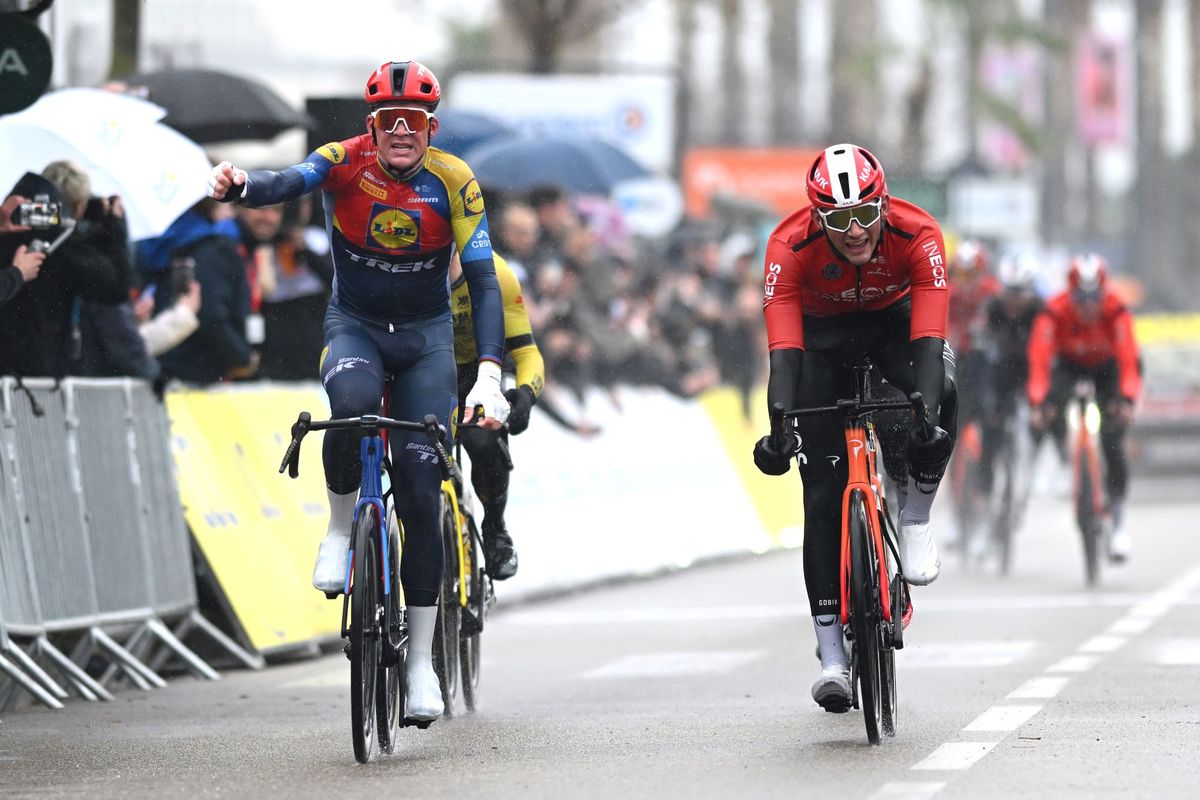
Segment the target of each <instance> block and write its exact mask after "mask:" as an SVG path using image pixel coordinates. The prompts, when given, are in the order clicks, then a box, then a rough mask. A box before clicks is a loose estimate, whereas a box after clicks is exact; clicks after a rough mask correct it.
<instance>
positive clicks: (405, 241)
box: [368, 206, 421, 250]
mask: <svg viewBox="0 0 1200 800" xmlns="http://www.w3.org/2000/svg"><path fill="white" fill-rule="evenodd" d="M376 209H377V210H376V212H375V214H374V215H373V216H372V217H371V224H370V226H369V228H368V230H369V232H370V237H371V241H372V242H374V243H375V244H377V245H378V246H380V247H384V248H387V249H388V250H411V249H413V248H414V247H416V244H417V241H418V240H419V239H420V238H421V225H420V222H419V221H418V219H417V218H414V216H413V215H412V214H409V213H408V212H406V211H402V210H400V209H398V208H384V207H379V206H376Z"/></svg>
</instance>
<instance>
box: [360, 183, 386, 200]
mask: <svg viewBox="0 0 1200 800" xmlns="http://www.w3.org/2000/svg"><path fill="white" fill-rule="evenodd" d="M358 188H360V189H362V190H363V191H364V192H366V193H367V194H369V195H371V197H374V198H375V199H376V200H387V190H386V189H381V188H379V187H378V186H376V185H375V184H373V183H371V182H370V181H368V180H367V179H366V178H359V179H358Z"/></svg>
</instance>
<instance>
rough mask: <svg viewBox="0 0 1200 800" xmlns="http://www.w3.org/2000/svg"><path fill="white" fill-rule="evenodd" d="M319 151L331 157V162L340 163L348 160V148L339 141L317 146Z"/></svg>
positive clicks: (326, 156)
mask: <svg viewBox="0 0 1200 800" xmlns="http://www.w3.org/2000/svg"><path fill="white" fill-rule="evenodd" d="M317 152H318V153H320V154H321V155H323V156H324V157H325V158H327V159H329V162H330V163H331V164H340V163H342V162H343V161H345V160H346V148H344V147H342V145H341V144H340V143H339V142H330V143H329V144H327V145H323V146H322V147H318V148H317Z"/></svg>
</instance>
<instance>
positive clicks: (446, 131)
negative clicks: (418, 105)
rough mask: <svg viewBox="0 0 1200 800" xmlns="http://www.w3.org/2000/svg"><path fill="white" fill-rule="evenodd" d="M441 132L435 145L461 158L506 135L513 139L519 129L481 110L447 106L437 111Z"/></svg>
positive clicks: (507, 137) (434, 142) (439, 131)
mask: <svg viewBox="0 0 1200 800" xmlns="http://www.w3.org/2000/svg"><path fill="white" fill-rule="evenodd" d="M437 118H438V126H439V127H438V132H437V136H435V137H433V145H434V147H440V148H441V149H443V150H445V151H446V152H448V153H453V154H454V155H456V156H459V157H462V156H463V155H464V154H465V153H466V152H467V151H468V150H471V149H473V148H476V147H479V146H481V145H483V144H486V143H488V142H491V141H492V140H493V139H496V138H500V137H503V138H505V139H509V138H512V137H513V136H516V135H517V131H516V130H515V129H514V128H513V127H512V126H511V125H508V124H507V123H505V122H503V121H501V120H499V119H496V118H495V117H492V116H489V115H488V114H481V113H479V112H478V111H462V110H460V109H454V108H447V109H442V110H441V111H438V112H437Z"/></svg>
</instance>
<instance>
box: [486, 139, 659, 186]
mask: <svg viewBox="0 0 1200 800" xmlns="http://www.w3.org/2000/svg"><path fill="white" fill-rule="evenodd" d="M466 160H467V163H468V164H469V165H470V166H471V169H472V170H473V171H474V172H475V177H476V178H478V179H479V183H480V184H481V185H482V186H483V187H484V188H485V189H486V188H493V189H499V190H503V191H514V192H517V191H524V190H526V189H530V188H532V187H534V186H539V185H543V184H553V185H555V186H561V187H562V188H563V189H566V190H567V191H568V192H573V193H575V194H608V193H609V192H610V191H612V188H613V187H614V186H615V185H616V184H618V183H620V182H621V181H625V180H629V179H631V178H642V177H646V176H649V175H650V174H651V172H650V171H649V170H648V169H646V168H645V167H643V166H642V165H641V164H639V163H638V162H636V161H634V160H633V158H631V157H630V156H629V155H628V154H626V153H625V151H624V150H622V149H620V148H619V147H616V146H615V145H611V144H609V143H608V142H606V141H603V140H602V139H591V138H586V137H568V136H537V137H529V138H518V139H510V140H509V141H505V142H496V143H492V144H485V145H482V146H481V147H479V148H477V149H475V150H472V151H470V152H469V153H468V154H467V155H466Z"/></svg>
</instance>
